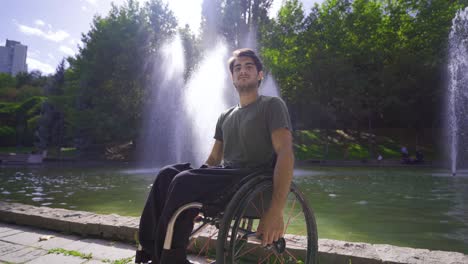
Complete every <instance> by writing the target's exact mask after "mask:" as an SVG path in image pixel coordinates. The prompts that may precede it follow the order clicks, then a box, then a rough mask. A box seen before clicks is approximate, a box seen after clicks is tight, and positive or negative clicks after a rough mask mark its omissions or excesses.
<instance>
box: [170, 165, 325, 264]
mask: <svg viewBox="0 0 468 264" xmlns="http://www.w3.org/2000/svg"><path fill="white" fill-rule="evenodd" d="M271 175H272V173H265V172H264V171H263V172H255V173H252V174H250V175H248V176H246V177H244V178H243V179H242V180H241V181H240V182H239V183H238V184H236V185H235V186H233V187H232V188H230V190H228V191H226V192H224V194H223V195H221V196H220V197H219V199H217V200H216V201H212V202H206V203H203V204H202V203H198V202H193V203H188V204H186V205H184V206H182V207H180V208H179V209H178V210H177V211H176V212H175V213H174V215H173V216H172V218H171V220H170V222H169V225H168V229H167V232H166V237H165V241H164V246H163V248H164V249H170V248H171V243H172V235H173V230H174V225H175V222H176V219H177V217H178V216H179V215H180V214H181V213H182V212H183V211H185V210H188V209H194V208H195V209H198V210H199V211H200V214H199V216H198V217H197V218H196V220H195V222H196V223H197V225H196V226H195V228H194V230H193V231H192V234H191V240H192V243H193V241H195V240H193V239H192V238H193V237H195V236H197V235H198V234H200V233H201V232H202V231H203V230H206V229H207V227H209V226H214V227H216V229H215V228H213V227H211V230H214V232H213V233H212V234H211V235H210V237H209V238H208V239H207V240H208V241H206V243H205V245H203V246H202V247H201V250H200V253H201V252H202V251H205V252H208V249H207V247H209V246H210V242H213V241H214V238H217V239H216V242H215V246H214V247H215V249H216V262H215V263H216V264H234V263H235V264H244V263H246V264H247V263H298V264H299V263H300V264H317V263H318V238H317V225H316V221H315V217H314V214H313V211H312V209H311V208H310V207H309V206H308V204H307V201H306V200H305V199H304V195H303V194H302V193H301V192H300V191H299V189H298V187H297V186H296V185H295V184H294V182H291V188H290V192H289V194H288V198H287V203H286V206H285V209H284V211H283V219H284V225H285V232H284V237H282V238H280V239H279V240H278V241H275V242H273V244H272V245H267V246H262V244H261V238H258V237H257V236H256V230H257V227H258V224H259V221H260V218H261V216H262V214H263V213H264V212H265V211H266V210H267V209H268V208H269V204H270V201H271V197H272V192H273V178H272V176H271ZM226 204H227V205H226ZM211 244H213V243H211ZM189 247H190V245H189Z"/></svg>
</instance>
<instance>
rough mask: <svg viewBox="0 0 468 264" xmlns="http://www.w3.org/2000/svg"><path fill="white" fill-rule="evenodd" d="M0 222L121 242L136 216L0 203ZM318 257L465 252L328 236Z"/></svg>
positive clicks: (385, 259)
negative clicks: (336, 238) (342, 239)
mask: <svg viewBox="0 0 468 264" xmlns="http://www.w3.org/2000/svg"><path fill="white" fill-rule="evenodd" d="M0 221H2V222H6V223H13V224H18V225H27V226H34V227H39V228H44V229H48V230H55V231H59V232H66V233H72V234H79V235H82V236H92V237H101V238H108V239H118V240H123V241H135V234H136V232H137V229H138V223H139V219H138V218H137V217H124V216H119V215H114V214H112V215H100V214H94V213H90V212H83V211H72V210H66V209H53V208H48V207H36V206H31V205H24V204H17V203H6V202H0ZM207 237H209V234H208V233H206V234H201V235H199V236H198V238H197V240H203V239H207ZM319 259H320V263H321V264H350V263H352V264H383V263H386V264H387V263H388V264H406V263H407V264H436V263H437V264H468V255H464V254H462V253H457V252H446V251H431V250H427V249H414V248H406V247H396V246H391V245H373V244H367V243H355V242H346V241H337V240H330V239H320V240H319Z"/></svg>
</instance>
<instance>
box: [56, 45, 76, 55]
mask: <svg viewBox="0 0 468 264" xmlns="http://www.w3.org/2000/svg"><path fill="white" fill-rule="evenodd" d="M59 49H60V51H61V52H63V53H65V54H67V55H69V56H73V55H75V52H74V51H73V50H72V49H71V48H69V47H67V46H63V45H62V46H60V48H59Z"/></svg>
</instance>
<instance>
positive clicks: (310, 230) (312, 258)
mask: <svg viewBox="0 0 468 264" xmlns="http://www.w3.org/2000/svg"><path fill="white" fill-rule="evenodd" d="M272 188H273V182H272V178H271V177H267V176H258V177H256V178H254V179H252V180H250V181H249V182H247V183H246V184H244V185H243V186H242V187H241V188H240V189H239V190H238V191H237V192H236V194H235V195H234V196H233V198H232V199H231V201H230V202H229V204H228V205H227V207H226V209H225V211H224V216H223V219H222V221H221V226H220V230H219V233H218V240H217V245H216V263H217V264H232V263H233V258H234V256H233V254H232V252H233V247H234V246H233V245H234V244H233V243H231V241H230V240H229V239H228V238H229V235H230V233H231V235H232V234H234V236H235V235H236V234H237V231H236V230H237V228H238V225H239V223H240V219H239V216H241V215H243V214H244V211H245V208H246V207H247V205H248V204H249V203H250V202H251V201H252V199H253V198H254V197H255V196H256V195H257V194H258V193H260V192H263V191H271V190H272ZM290 193H292V194H293V195H294V197H295V198H296V199H297V201H298V202H299V203H300V205H301V207H302V213H303V215H304V218H305V223H306V229H307V246H306V248H307V252H306V260H305V261H304V262H303V263H305V264H317V263H318V236H317V224H316V221H315V217H314V214H313V211H312V209H311V208H310V207H309V206H308V204H307V202H306V200H305V199H304V195H303V194H302V193H301V192H300V190H299V189H298V188H297V186H296V185H295V184H294V183H292V184H291V189H290ZM233 221H234V225H233V226H232V225H231V223H232V222H233Z"/></svg>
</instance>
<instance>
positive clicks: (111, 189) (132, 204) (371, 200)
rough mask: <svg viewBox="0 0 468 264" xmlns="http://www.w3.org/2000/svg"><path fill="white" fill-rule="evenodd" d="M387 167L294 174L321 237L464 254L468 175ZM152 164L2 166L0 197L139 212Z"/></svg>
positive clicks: (467, 234)
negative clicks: (142, 167) (142, 166)
mask: <svg viewBox="0 0 468 264" xmlns="http://www.w3.org/2000/svg"><path fill="white" fill-rule="evenodd" d="M409 168H410V167H407V168H399V169H389V168H331V167H327V168H311V169H298V170H296V171H295V182H296V183H297V184H299V186H300V189H301V190H302V191H303V192H304V194H305V195H306V196H307V199H308V201H309V203H310V204H311V206H312V208H313V210H314V212H315V215H316V218H317V221H318V229H319V237H320V238H331V239H339V240H347V241H361V242H368V243H382V244H392V245H398V246H409V247H416V248H428V249H437V250H447V251H458V252H464V253H465V254H468V172H467V171H465V172H463V171H461V172H459V174H458V176H457V177H452V176H450V173H449V172H448V171H440V170H432V169H409ZM156 172H157V169H148V170H138V169H132V168H128V167H124V166H122V167H112V168H111V167H101V168H76V167H66V168H65V167H63V168H45V167H41V168H2V169H1V171H0V200H2V201H9V202H21V203H25V204H31V205H36V206H49V207H55V208H66V209H74V210H83V211H92V212H96V213H104V214H110V213H116V214H120V215H128V216H139V215H140V213H141V210H142V209H143V205H144V202H145V199H146V196H147V194H148V192H149V188H150V185H151V183H152V181H153V178H154V176H155V174H156Z"/></svg>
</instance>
